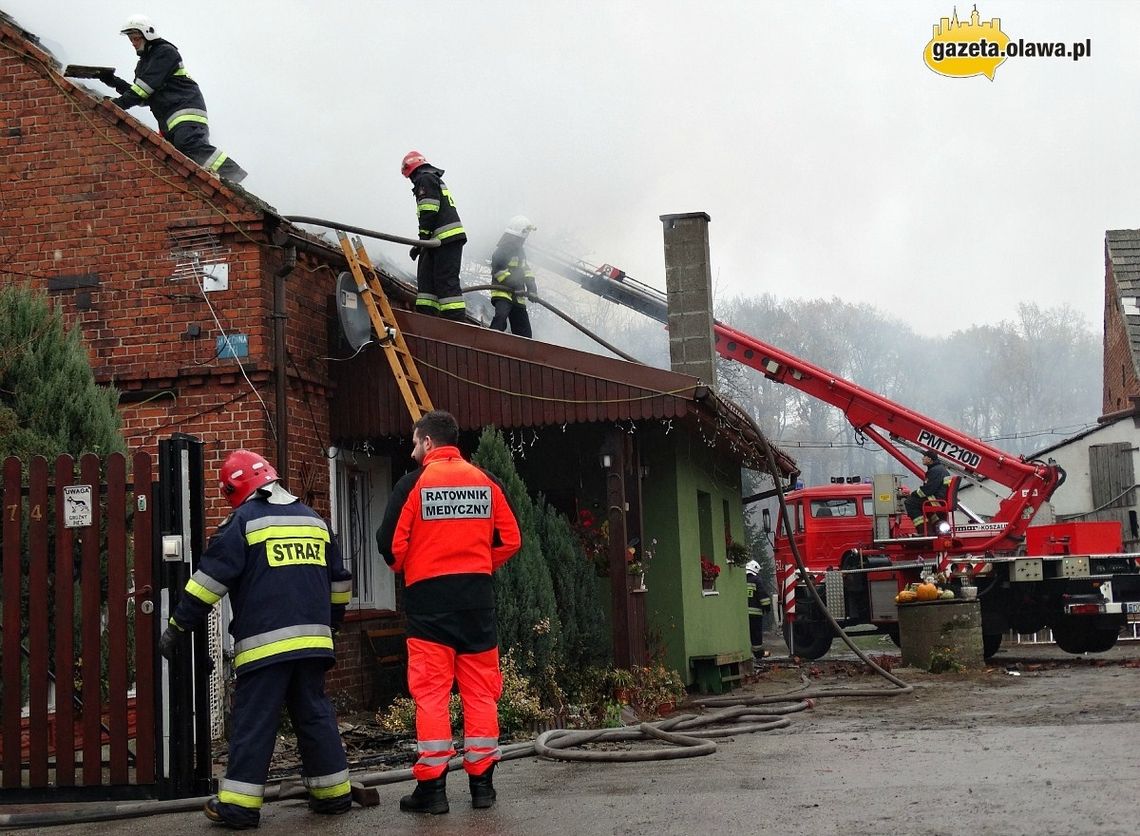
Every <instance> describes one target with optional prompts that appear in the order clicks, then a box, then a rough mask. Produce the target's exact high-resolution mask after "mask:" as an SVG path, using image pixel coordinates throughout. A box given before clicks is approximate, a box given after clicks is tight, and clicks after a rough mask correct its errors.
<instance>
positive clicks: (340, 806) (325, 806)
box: [309, 793, 352, 816]
mask: <svg viewBox="0 0 1140 836" xmlns="http://www.w3.org/2000/svg"><path fill="white" fill-rule="evenodd" d="M309 809H310V810H312V811H313V812H314V813H319V814H320V815H322V816H339V815H341V814H342V813H347V812H348V811H349V810H351V809H352V793H345V794H344V795H337V796H333V797H332V798H310V799H309Z"/></svg>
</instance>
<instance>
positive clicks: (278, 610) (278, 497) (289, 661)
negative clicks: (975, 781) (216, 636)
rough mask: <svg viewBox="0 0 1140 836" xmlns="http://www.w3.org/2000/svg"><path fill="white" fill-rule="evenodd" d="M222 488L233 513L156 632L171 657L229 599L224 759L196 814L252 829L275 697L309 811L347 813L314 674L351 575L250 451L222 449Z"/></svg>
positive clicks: (307, 512) (318, 523)
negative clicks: (293, 739) (229, 690)
mask: <svg viewBox="0 0 1140 836" xmlns="http://www.w3.org/2000/svg"><path fill="white" fill-rule="evenodd" d="M221 488H222V492H223V493H224V494H225V496H226V499H228V500H229V503H230V505H231V506H232V507H233V509H234V511H233V513H232V514H230V515H229V517H227V518H226V520H225V521H224V522H223V523H222V524H221V525H220V526H219V527H218V530H217V532H216V533H215V534H214V536H213V537H212V538H211V539H210V543H209V545H208V546H207V547H206V550H205V552H204V553H203V554H202V558H201V560H200V561H199V562H198V567H197V570H196V571H195V572H194V574H193V576H192V577H191V578H190V580H189V581H187V582H186V588H185V590H184V592H183V595H182V597H181V599H180V600H179V602H178V606H177V608H176V609H175V610H174V615H173V616H172V617H171V619H170V625H169V626H168V627H167V629H166V631H165V632H164V633H163V634H162V638H161V639H160V641H159V650H160V652H161V653H162V655H163V656H165V657H166V658H168V659H169V658H171V657H172V656H173V653H174V648H175V646H176V645H177V644H178V643H179V641H180V639H181V638H183V637H184V636H186V635H187V634H188V632H189V631H190V630H193V629H195V628H196V627H198V626H199V625H200V624H202V623H203V622H204V621H205V620H206V617H207V615H208V614H209V612H210V609H211V608H212V607H213V606H214V604H216V603H217V602H218V601H219V600H221V598H222V597H224V596H225V595H227V594H228V595H229V596H230V606H231V608H232V610H233V619H232V620H231V622H230V627H229V630H230V634H231V635H232V636H233V639H234V652H235V656H234V671H235V673H236V676H237V685H236V686H235V691H234V705H233V718H232V731H231V734H230V745H229V763H228V766H227V768H226V777H225V778H224V779H223V780H222V781H221V782H220V784H219V787H218V789H219V791H218V794H217V795H216V796H214V797H213V798H211V799H210V800H209V801H207V802H206V808H205V813H206V817H207V818H209V819H210V820H211V821H214V822H218V823H220V824H224V825H227V826H229V827H234V828H247V827H257V825H258V823H259V822H260V818H261V802H262V798H263V796H264V793H265V781H266V778H267V777H268V773H269V761H270V757H271V756H272V754H273V746H274V743H275V741H276V738H277V725H278V720H279V719H280V714H281V706H282V705H284V706H285V707H286V708H287V709H288V710H289V716H290V717H291V718H292V721H293V728H294V729H295V730H296V732H297V742H298V747H299V749H300V752H301V763H302V778H303V780H304V783H305V786H306V787H308V790H309V808H310V809H311V810H312V811H313V812H316V813H327V814H338V813H344V812H347V811H348V809H349V807H350V806H351V804H352V796H351V795H350V786H349V780H348V762H347V760H346V758H345V753H344V745H343V744H342V743H341V739H340V733H339V731H338V729H337V723H336V712H335V711H334V709H333V707H332V703H330V702H329V699H328V697H327V696H326V695H325V690H324V682H325V671H326V670H327V669H328V668H330V667H332V665H333V664H334V662H335V661H336V657H335V655H334V653H333V636H334V634H335V633H336V631H337V630H338V629H339V627H340V623H341V621H342V619H343V618H344V610H345V606H346V605H347V604H348V602H349V599H350V597H351V595H352V576H351V575H350V574H349V573H348V572H346V571H345V569H344V566H343V564H342V561H341V556H340V550H339V549H338V548H337V545H336V542H335V540H333V538H332V537H331V536H330V533H329V527H328V525H327V524H326V523H325V521H324V520H323V519H321V517H320V516H319V515H318V514H317V513H316V512H315V511H313V510H312V509H311V508H309V507H308V506H307V505H305V504H304V503H303V502H301V501H300V500H299V499H297V497H295V496H293V495H292V494H291V493H289V492H288V491H287V490H285V488H283V487H282V486H281V484H280V483H279V482H278V476H277V472H276V471H275V470H274V468H273V466H272V465H271V464H269V462H267V461H266V460H265V459H264V458H262V457H261V456H259V455H258V454H257V453H252V452H250V451H248V450H235V451H234V452H233V453H231V454H230V455H229V456H228V457H227V458H226V460H225V462H224V463H223V464H222V469H221Z"/></svg>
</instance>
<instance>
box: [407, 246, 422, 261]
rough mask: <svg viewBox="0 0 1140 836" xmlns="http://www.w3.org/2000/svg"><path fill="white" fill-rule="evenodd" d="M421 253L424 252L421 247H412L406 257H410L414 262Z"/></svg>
mask: <svg viewBox="0 0 1140 836" xmlns="http://www.w3.org/2000/svg"><path fill="white" fill-rule="evenodd" d="M423 251H424V248H423V247H412V248H411V249H410V250H409V251H408V255H410V256H411V257H412V261H415V260H416V259H417V258H419V257H420V253H422V252H423Z"/></svg>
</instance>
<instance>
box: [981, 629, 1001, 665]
mask: <svg viewBox="0 0 1140 836" xmlns="http://www.w3.org/2000/svg"><path fill="white" fill-rule="evenodd" d="M999 647H1001V633H982V656H984V657H985V658H987V659H989V658H990V657H991V656H993V655H994V654H995V653H997V652H998V648H999Z"/></svg>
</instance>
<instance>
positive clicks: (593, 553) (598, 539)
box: [574, 508, 610, 578]
mask: <svg viewBox="0 0 1140 836" xmlns="http://www.w3.org/2000/svg"><path fill="white" fill-rule="evenodd" d="M574 533H575V534H577V535H578V542H579V544H580V545H581V547H582V554H584V555H585V556H586V559H587V560H588V561H590V563H592V564H593V566H594V573H595V574H596V575H597V576H598V577H599V578H608V577H609V575H610V522H609V520H602V521H601V522H599V521H598V520H597V519H595V517H594V514H593V513H592V512H591V511H590V510H589V509H588V508H583V509H581V510H580V511H579V512H578V520H577V522H576V523H575V525H574Z"/></svg>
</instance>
